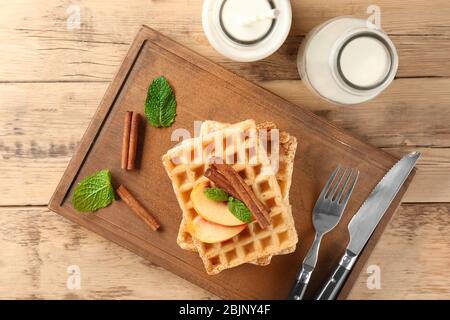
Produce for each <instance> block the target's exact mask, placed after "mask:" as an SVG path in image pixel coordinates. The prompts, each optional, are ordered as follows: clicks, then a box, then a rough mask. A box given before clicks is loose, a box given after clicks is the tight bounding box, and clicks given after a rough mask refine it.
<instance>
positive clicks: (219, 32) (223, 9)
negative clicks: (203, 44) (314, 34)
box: [202, 0, 292, 62]
mask: <svg viewBox="0 0 450 320" xmlns="http://www.w3.org/2000/svg"><path fill="white" fill-rule="evenodd" d="M291 21H292V9H291V3H290V1H289V0H205V1H204V2H203V11H202V23H203V30H204V32H205V34H206V37H207V38H208V41H209V42H210V43H211V45H212V46H213V47H214V48H215V49H216V50H217V51H218V52H219V53H221V54H222V55H224V56H226V57H228V58H230V59H232V60H235V61H242V62H249V61H256V60H260V59H264V58H265V57H267V56H269V55H271V54H272V53H274V52H275V51H276V50H278V48H279V47H280V46H281V45H282V44H283V42H284V41H285V40H286V37H287V36H288V34H289V30H290V28H291Z"/></svg>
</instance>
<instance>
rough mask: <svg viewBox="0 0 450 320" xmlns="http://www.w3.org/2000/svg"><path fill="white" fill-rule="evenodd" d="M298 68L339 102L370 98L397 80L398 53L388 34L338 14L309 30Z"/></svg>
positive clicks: (314, 87) (324, 95) (312, 84)
mask: <svg viewBox="0 0 450 320" xmlns="http://www.w3.org/2000/svg"><path fill="white" fill-rule="evenodd" d="M297 67H298V70H299V73H300V77H301V78H302V80H303V81H304V82H305V84H306V85H307V86H308V87H309V88H310V89H312V91H313V92H315V93H317V94H318V95H319V96H320V97H322V98H324V99H326V100H328V101H330V102H333V103H338V104H356V103H361V102H364V101H367V100H370V99H372V98H374V97H375V96H377V95H378V94H379V93H380V92H381V91H383V90H384V89H385V88H386V87H387V86H388V85H389V84H390V83H391V82H392V80H393V79H394V77H395V74H396V72H397V68H398V56H397V52H396V49H395V46H394V44H393V43H392V41H391V40H390V39H389V37H388V36H387V35H386V34H385V33H384V32H383V31H382V30H380V29H377V28H376V26H375V25H373V24H371V23H369V22H367V21H366V20H363V19H357V18H353V17H338V18H334V19H331V20H329V21H326V22H325V23H323V24H321V25H319V26H317V27H316V28H314V29H313V30H311V31H310V33H308V35H307V36H306V38H305V40H303V43H302V45H301V47H300V49H299V52H298V57H297Z"/></svg>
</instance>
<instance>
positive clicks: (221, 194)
mask: <svg viewBox="0 0 450 320" xmlns="http://www.w3.org/2000/svg"><path fill="white" fill-rule="evenodd" d="M203 193H204V194H205V196H206V197H207V198H208V199H209V200H214V201H227V200H228V197H229V195H228V193H226V192H225V191H224V190H223V189H221V188H217V187H214V188H205V190H203Z"/></svg>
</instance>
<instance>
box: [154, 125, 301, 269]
mask: <svg viewBox="0 0 450 320" xmlns="http://www.w3.org/2000/svg"><path fill="white" fill-rule="evenodd" d="M274 129H277V128H276V126H275V124H273V123H271V122H265V123H262V124H259V125H256V124H255V122H254V121H253V120H246V121H243V122H239V123H236V124H226V123H220V122H214V121H205V122H203V124H202V127H201V133H200V136H199V137H196V138H193V139H189V140H185V141H183V143H182V144H180V145H178V146H176V147H174V148H173V149H170V150H169V151H168V152H167V153H166V154H165V155H164V156H163V158H162V160H163V164H164V167H165V169H166V171H167V174H168V176H169V177H170V179H171V181H172V185H173V189H174V191H175V194H176V197H177V200H178V203H179V205H180V207H181V209H182V212H183V217H182V220H181V224H180V228H179V233H178V238H177V242H178V245H179V246H180V247H181V248H183V249H185V250H190V251H196V252H198V253H199V255H200V257H201V259H202V261H203V263H204V265H205V268H206V271H207V273H208V274H217V273H219V272H221V271H222V270H225V269H228V268H233V267H236V266H238V265H240V264H243V263H252V264H256V265H267V264H269V263H270V260H271V258H272V256H274V255H280V254H287V253H291V252H293V251H294V250H295V246H296V243H297V233H296V230H295V226H294V220H293V217H292V212H291V206H290V204H289V189H290V185H291V180H292V170H293V161H294V156H295V151H296V149H297V139H296V138H295V137H293V136H290V135H289V134H288V133H286V132H280V133H279V139H278V141H279V144H278V145H276V146H275V145H273V144H274V143H275V142H274V141H272V140H271V139H270V137H271V136H272V135H271V132H270V131H271V130H274ZM257 130H266V131H267V132H268V134H267V137H268V139H267V144H266V145H265V147H258V148H255V149H256V151H255V149H252V148H253V147H254V146H252V144H251V143H248V140H249V139H246V140H244V141H239V139H235V137H236V132H241V133H244V134H243V135H242V136H244V137H249V136H251V135H252V134H251V132H256V131H257ZM257 136H258V138H257V139H260V138H259V135H257ZM218 139H221V141H222V143H221V144H220V145H221V146H223V150H221V152H216V151H215V148H217V142H216V141H217V140H218ZM278 141H277V143H278ZM238 145H239V147H240V146H242V147H243V148H245V156H244V158H245V159H240V161H235V162H236V163H234V162H233V161H231V163H233V164H231V165H232V167H233V169H235V170H236V171H237V172H238V173H239V174H240V175H241V177H242V178H243V179H244V181H245V182H246V183H247V184H248V185H249V186H250V187H251V189H252V191H253V192H254V193H255V195H256V196H257V198H258V199H259V200H260V201H261V202H262V203H264V204H265V205H266V207H267V208H268V209H269V211H270V217H271V224H270V226H269V227H267V228H265V229H262V228H261V227H260V226H259V224H258V222H256V221H253V222H251V223H249V224H248V225H247V226H246V228H245V229H244V230H243V231H242V232H240V233H239V234H238V235H236V236H234V237H233V238H231V239H229V240H226V241H223V242H217V243H203V242H201V241H199V240H197V239H195V238H193V237H192V236H191V235H190V234H189V233H188V232H187V228H186V226H187V225H188V224H189V223H190V222H191V221H192V220H193V219H194V218H195V217H196V216H197V212H196V211H195V210H194V208H193V205H192V201H191V200H190V194H191V191H192V190H193V188H194V187H195V186H196V185H197V184H199V183H202V182H205V181H208V179H207V178H206V177H205V176H204V173H205V171H206V169H208V163H209V162H210V160H211V158H215V159H217V157H218V155H219V154H220V156H221V157H222V158H223V160H224V162H226V163H230V161H229V160H230V159H236V157H237V156H236V152H237V151H236V150H237V148H238ZM261 145H262V144H259V142H258V146H261ZM252 152H253V153H252ZM275 152H277V154H279V156H278V158H277V157H275V159H277V160H278V161H279V162H278V166H277V167H278V168H277V169H276V170H274V169H273V168H274V166H273V163H271V160H272V162H273V159H274V157H272V155H273V153H275ZM255 153H256V156H255ZM251 154H253V156H255V157H252V156H251ZM199 155H200V156H201V157H200V159H201V161H193V159H194V158H195V157H196V156H199ZM275 168H276V166H275Z"/></svg>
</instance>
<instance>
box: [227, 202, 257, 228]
mask: <svg viewBox="0 0 450 320" xmlns="http://www.w3.org/2000/svg"><path fill="white" fill-rule="evenodd" d="M227 206H228V210H230V212H231V213H232V214H233V215H234V216H235V217H236V218H238V219H239V220H241V221H242V222H244V223H250V222H252V221H253V216H252V213H251V212H250V210H248V208H247V207H246V205H245V204H244V203H243V202H242V201H240V200H238V199H235V198H233V197H230V198H229V199H228V204H227Z"/></svg>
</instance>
